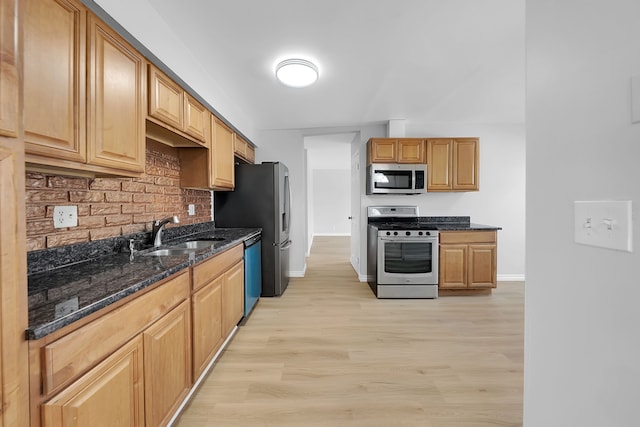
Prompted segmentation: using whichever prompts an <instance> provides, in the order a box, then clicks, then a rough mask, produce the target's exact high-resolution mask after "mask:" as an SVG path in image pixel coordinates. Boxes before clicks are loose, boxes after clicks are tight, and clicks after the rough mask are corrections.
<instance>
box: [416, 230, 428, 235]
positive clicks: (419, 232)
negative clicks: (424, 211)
mask: <svg viewBox="0 0 640 427" xmlns="http://www.w3.org/2000/svg"><path fill="white" fill-rule="evenodd" d="M422 234H423V233H422V231H418V236H422ZM427 234H428V233H427Z"/></svg>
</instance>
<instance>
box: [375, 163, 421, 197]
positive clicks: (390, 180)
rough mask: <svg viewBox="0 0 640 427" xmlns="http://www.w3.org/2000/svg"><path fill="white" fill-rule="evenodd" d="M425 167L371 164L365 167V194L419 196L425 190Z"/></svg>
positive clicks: (418, 165) (419, 165) (417, 165)
mask: <svg viewBox="0 0 640 427" xmlns="http://www.w3.org/2000/svg"><path fill="white" fill-rule="evenodd" d="M426 178H427V165H425V164H400V163H372V164H370V165H369V166H367V194H420V193H424V192H425V191H427V190H426V185H425V183H426V182H427V181H426Z"/></svg>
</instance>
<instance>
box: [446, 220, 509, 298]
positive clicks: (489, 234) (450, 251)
mask: <svg viewBox="0 0 640 427" xmlns="http://www.w3.org/2000/svg"><path fill="white" fill-rule="evenodd" d="M439 257H440V261H439V276H438V289H439V292H440V294H441V295H450V294H462V293H481V294H490V293H491V289H492V288H495V287H496V286H497V278H496V275H497V266H496V264H497V237H496V232H495V231H493V230H492V231H441V232H440V253H439Z"/></svg>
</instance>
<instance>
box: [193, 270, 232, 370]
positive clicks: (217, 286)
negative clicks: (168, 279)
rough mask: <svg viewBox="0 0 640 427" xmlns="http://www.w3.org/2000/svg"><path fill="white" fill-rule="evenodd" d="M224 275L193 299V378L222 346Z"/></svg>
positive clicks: (194, 295) (196, 294)
mask: <svg viewBox="0 0 640 427" xmlns="http://www.w3.org/2000/svg"><path fill="white" fill-rule="evenodd" d="M223 281H224V275H223V276H220V277H219V278H218V279H216V280H215V281H213V282H211V283H209V284H208V285H206V286H205V287H204V288H202V289H200V290H199V291H198V292H196V293H195V294H193V296H192V297H191V303H192V307H193V308H192V315H193V378H198V377H199V376H200V374H201V373H202V371H203V370H204V368H205V367H206V366H207V363H209V361H210V360H211V358H212V357H213V355H214V354H215V352H216V351H217V350H218V348H220V344H222V341H223V336H222V282H223Z"/></svg>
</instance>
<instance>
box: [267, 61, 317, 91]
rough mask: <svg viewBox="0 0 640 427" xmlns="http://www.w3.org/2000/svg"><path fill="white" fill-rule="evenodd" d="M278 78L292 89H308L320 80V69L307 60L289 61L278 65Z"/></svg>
mask: <svg viewBox="0 0 640 427" xmlns="http://www.w3.org/2000/svg"><path fill="white" fill-rule="evenodd" d="M276 77H277V78H278V80H280V82H282V84H284V85H287V86H291V87H306V86H310V85H312V84H314V83H315V82H316V80H318V67H316V65H315V64H314V63H312V62H309V61H307V60H305V59H287V60H284V61H282V62H280V63H279V64H278V65H276Z"/></svg>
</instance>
